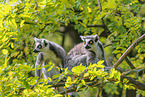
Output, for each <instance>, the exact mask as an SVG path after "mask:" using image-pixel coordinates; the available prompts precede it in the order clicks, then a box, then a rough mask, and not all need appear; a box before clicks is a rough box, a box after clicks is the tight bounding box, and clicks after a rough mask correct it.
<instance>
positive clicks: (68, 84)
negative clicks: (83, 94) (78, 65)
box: [65, 76, 72, 88]
mask: <svg viewBox="0 0 145 97" xmlns="http://www.w3.org/2000/svg"><path fill="white" fill-rule="evenodd" d="M71 84H72V82H71V77H70V76H68V77H67V80H66V82H65V86H66V87H67V88H68V87H69V86H71Z"/></svg>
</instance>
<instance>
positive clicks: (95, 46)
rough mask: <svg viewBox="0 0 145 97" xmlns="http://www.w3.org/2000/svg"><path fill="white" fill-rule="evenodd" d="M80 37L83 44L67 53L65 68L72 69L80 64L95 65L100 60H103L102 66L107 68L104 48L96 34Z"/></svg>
mask: <svg viewBox="0 0 145 97" xmlns="http://www.w3.org/2000/svg"><path fill="white" fill-rule="evenodd" d="M80 37H81V39H82V40H83V43H80V44H78V45H76V46H75V47H74V48H72V49H71V50H70V51H69V53H68V54H67V56H66V61H65V62H66V63H65V66H66V67H68V68H69V69H72V68H73V67H74V66H77V65H79V64H80V63H82V64H83V65H89V64H90V63H97V62H98V61H99V60H101V59H103V60H104V65H105V66H107V61H106V58H105V51H104V47H103V45H102V43H101V42H100V41H99V36H98V35H97V34H96V35H88V36H80Z"/></svg>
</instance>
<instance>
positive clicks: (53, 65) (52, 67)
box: [47, 64, 54, 72]
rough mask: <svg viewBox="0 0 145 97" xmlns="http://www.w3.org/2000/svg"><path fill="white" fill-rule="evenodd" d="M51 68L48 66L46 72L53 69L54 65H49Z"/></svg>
mask: <svg viewBox="0 0 145 97" xmlns="http://www.w3.org/2000/svg"><path fill="white" fill-rule="evenodd" d="M51 65H52V66H50V67H49V68H48V70H47V71H48V72H49V71H50V70H51V69H52V68H53V67H54V64H51Z"/></svg>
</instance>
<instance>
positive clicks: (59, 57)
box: [33, 37, 65, 82]
mask: <svg viewBox="0 0 145 97" xmlns="http://www.w3.org/2000/svg"><path fill="white" fill-rule="evenodd" d="M34 40H35V42H36V47H35V49H34V50H33V51H34V52H39V53H38V55H37V60H36V63H35V76H38V77H39V78H40V77H41V73H43V75H44V77H45V78H46V79H47V81H48V82H49V80H48V77H50V78H52V76H53V75H55V74H58V73H60V72H59V71H58V69H57V67H63V66H64V60H65V59H64V58H65V50H64V49H63V48H62V47H61V46H59V45H58V44H56V43H54V42H50V41H48V40H46V39H38V38H35V37H34ZM39 46H40V48H39ZM48 62H52V63H54V64H55V66H54V67H53V68H52V69H51V70H50V71H49V72H48V71H47V70H48V68H49V67H47V68H42V69H41V70H37V67H38V66H39V64H41V66H45V65H46V63H48Z"/></svg>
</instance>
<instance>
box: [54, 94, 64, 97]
mask: <svg viewBox="0 0 145 97" xmlns="http://www.w3.org/2000/svg"><path fill="white" fill-rule="evenodd" d="M53 97H63V95H61V94H56V95H54V96H53Z"/></svg>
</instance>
